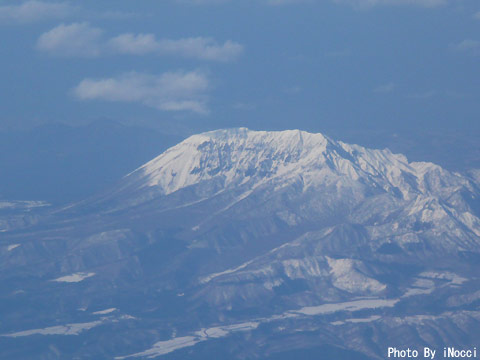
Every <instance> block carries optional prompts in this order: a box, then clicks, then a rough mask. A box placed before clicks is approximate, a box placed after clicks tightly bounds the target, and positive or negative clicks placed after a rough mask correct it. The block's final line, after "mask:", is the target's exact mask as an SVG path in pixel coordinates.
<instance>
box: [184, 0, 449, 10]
mask: <svg viewBox="0 0 480 360" xmlns="http://www.w3.org/2000/svg"><path fill="white" fill-rule="evenodd" d="M228 1H232V0H177V2H181V3H191V4H197V5H203V4H217V3H225V2H228ZM262 1H263V2H264V3H266V4H268V5H288V4H300V3H318V2H320V1H325V0H262ZM330 1H332V2H335V3H339V4H348V5H352V6H354V7H358V8H365V7H371V6H376V5H412V6H421V7H436V6H440V5H445V4H447V2H448V0H330Z"/></svg>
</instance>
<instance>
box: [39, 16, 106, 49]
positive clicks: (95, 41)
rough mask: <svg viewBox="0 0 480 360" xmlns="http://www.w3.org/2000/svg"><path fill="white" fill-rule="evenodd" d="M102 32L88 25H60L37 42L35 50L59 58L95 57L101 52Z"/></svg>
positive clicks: (44, 34)
mask: <svg viewBox="0 0 480 360" xmlns="http://www.w3.org/2000/svg"><path fill="white" fill-rule="evenodd" d="M102 34H103V31H102V30H101V29H98V28H94V27H91V26H90V25H89V24H88V23H73V24H70V25H65V24H61V25H59V26H57V27H55V28H53V29H52V30H50V31H47V32H46V33H43V34H42V35H41V36H40V37H39V38H38V41H37V49H39V50H42V51H45V52H48V53H50V54H53V55H60V56H81V57H95V56H99V55H100V54H101V52H102V44H101V37H102Z"/></svg>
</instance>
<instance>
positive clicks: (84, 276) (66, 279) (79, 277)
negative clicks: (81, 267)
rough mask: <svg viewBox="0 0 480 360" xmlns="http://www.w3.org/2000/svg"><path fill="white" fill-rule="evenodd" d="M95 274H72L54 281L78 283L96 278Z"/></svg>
mask: <svg viewBox="0 0 480 360" xmlns="http://www.w3.org/2000/svg"><path fill="white" fill-rule="evenodd" d="M94 275H95V273H93V272H92V273H83V272H79V273H75V274H71V275H67V276H62V277H59V278H57V279H54V280H52V281H56V282H67V283H76V282H80V281H83V280H85V279H87V278H89V277H92V276H94Z"/></svg>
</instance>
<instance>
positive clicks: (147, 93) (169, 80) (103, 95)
mask: <svg viewBox="0 0 480 360" xmlns="http://www.w3.org/2000/svg"><path fill="white" fill-rule="evenodd" d="M209 88H210V84H209V80H208V78H207V76H206V75H205V74H203V73H201V72H198V71H190V72H181V71H179V72H167V73H163V74H161V75H151V74H144V73H137V72H129V73H125V74H122V75H120V76H118V77H114V78H104V79H85V80H83V81H81V82H80V84H78V86H77V87H75V88H74V90H73V94H74V96H75V97H77V98H78V99H80V100H95V99H96V100H105V101H120V102H132V103H140V104H143V105H146V106H150V107H154V108H157V109H160V110H164V111H191V112H195V113H199V114H206V113H208V108H207V94H206V93H207V92H208V90H209Z"/></svg>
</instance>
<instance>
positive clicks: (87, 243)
mask: <svg viewBox="0 0 480 360" xmlns="http://www.w3.org/2000/svg"><path fill="white" fill-rule="evenodd" d="M478 179H479V177H478V176H476V173H475V172H474V173H472V174H471V175H465V174H464V175H462V174H460V173H456V172H450V171H448V170H445V169H444V168H442V167H440V166H438V165H435V164H433V163H428V162H409V161H408V160H407V158H406V157H405V156H403V155H400V154H394V153H392V152H391V151H390V150H372V149H367V148H365V147H362V146H358V145H349V144H346V143H343V142H340V141H335V140H333V139H331V138H329V137H327V136H324V135H322V134H311V133H307V132H303V131H299V130H290V131H280V132H268V131H250V130H248V129H245V128H238V129H229V130H217V131H212V132H207V133H203V134H199V135H194V136H191V137H189V138H187V139H186V140H184V141H182V142H181V143H179V144H178V145H175V146H173V147H171V148H169V149H168V150H166V151H165V152H164V153H162V154H161V155H159V156H158V157H156V158H154V159H153V160H151V161H149V162H148V163H146V164H145V165H143V166H141V167H139V168H138V169H136V170H134V171H133V172H131V173H129V174H128V175H126V176H124V177H123V178H122V179H121V180H120V181H119V182H118V183H117V184H116V185H114V186H111V187H110V188H109V189H107V190H105V191H103V192H100V193H98V194H97V195H95V196H91V197H89V198H87V199H85V200H81V201H78V202H74V203H71V204H69V205H63V206H60V207H58V206H54V207H39V208H38V209H35V208H34V209H30V210H29V211H28V213H20V214H19V213H18V212H17V213H15V221H14V222H8V224H7V225H8V226H6V225H4V227H3V228H1V226H2V223H1V222H0V231H2V233H1V238H0V270H1V271H0V289H1V293H0V319H1V322H0V358H5V359H7V358H15V359H76V358H78V359H80V358H82V359H83V358H95V359H104V358H105V359H112V358H117V359H123V358H128V359H130V358H132V359H135V358H142V359H143V358H157V357H158V358H160V359H187V358H188V359H213V358H216V359H291V358H295V357H297V358H316V359H317V358H318V359H332V358H338V359H383V358H386V352H387V347H389V346H392V347H393V346H396V347H398V348H405V349H406V348H408V347H410V348H417V349H420V350H422V349H423V346H429V347H431V348H436V349H439V350H441V349H443V347H444V346H456V347H459V348H469V347H473V346H475V345H477V346H478V345H480V344H478V343H476V342H478V336H477V334H478V333H480V279H479V277H478V274H479V270H480V269H479V268H480V218H479V217H480V183H479V181H478ZM439 352H440V351H439Z"/></svg>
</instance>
